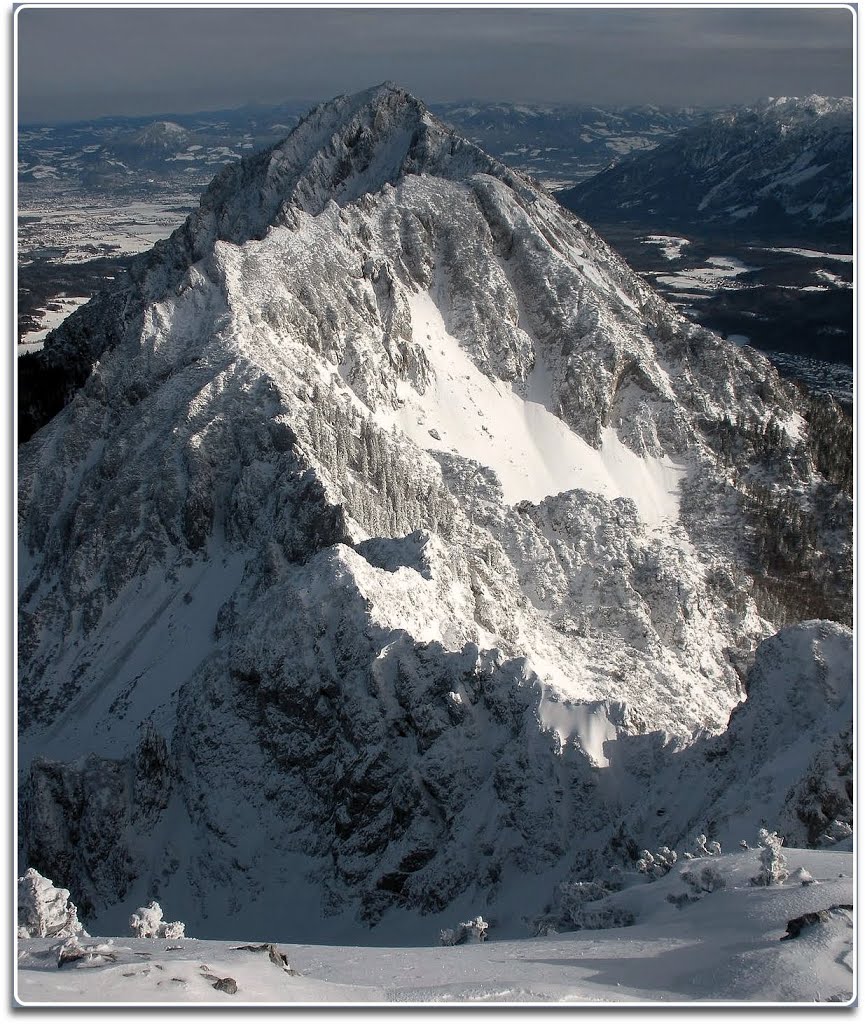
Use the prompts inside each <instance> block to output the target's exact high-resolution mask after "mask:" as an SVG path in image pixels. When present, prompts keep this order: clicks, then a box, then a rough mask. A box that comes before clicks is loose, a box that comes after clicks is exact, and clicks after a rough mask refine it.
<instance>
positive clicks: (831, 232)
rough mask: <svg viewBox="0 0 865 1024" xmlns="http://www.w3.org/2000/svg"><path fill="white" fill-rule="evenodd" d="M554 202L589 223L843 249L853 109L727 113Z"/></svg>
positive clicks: (783, 104)
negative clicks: (649, 222)
mask: <svg viewBox="0 0 865 1024" xmlns="http://www.w3.org/2000/svg"><path fill="white" fill-rule="evenodd" d="M558 197H559V199H560V200H561V201H562V202H563V203H564V205H565V206H567V207H568V208H569V209H571V210H575V211H576V212H577V213H579V214H580V215H581V216H584V217H586V218H587V219H588V220H589V221H591V222H594V221H599V222H600V221H609V220H611V219H613V218H618V219H620V220H629V221H633V220H636V221H641V220H645V219H646V218H647V217H654V218H655V221H658V220H659V219H663V220H664V222H665V223H668V224H669V225H670V226H671V228H672V227H681V228H687V227H689V226H697V227H699V228H700V229H701V230H707V229H711V228H712V227H713V226H714V227H715V228H716V229H719V230H720V229H724V230H726V231H729V232H735V231H737V230H739V231H740V232H742V231H744V232H749V233H750V234H751V235H761V234H762V235H766V236H769V237H784V238H802V239H808V238H815V237H824V238H827V239H837V241H838V242H839V243H840V244H844V243H847V244H849V239H850V233H851V230H852V223H853V101H852V99H850V98H845V97H842V98H840V99H834V98H827V97H824V96H809V97H806V98H803V99H798V98H795V97H781V98H776V99H770V100H766V101H764V102H763V103H761V104H758V105H757V106H755V107H743V108H740V109H736V110H733V111H730V112H724V113H721V114H718V115H717V116H715V117H714V118H712V119H710V120H707V121H704V122H703V123H702V124H698V125H695V126H694V127H691V128H688V129H687V130H685V131H683V132H681V133H680V134H679V135H677V136H676V137H675V138H673V139H670V140H669V141H667V142H664V143H663V144H662V145H660V146H658V147H657V148H656V149H653V150H652V151H650V152H645V153H643V152H638V153H634V154H631V155H630V156H626V157H623V158H622V159H621V160H619V161H617V162H616V163H615V164H614V165H613V166H611V167H609V168H608V169H607V170H605V171H604V172H602V173H601V174H599V175H596V176H595V177H594V178H592V179H591V180H589V181H586V182H581V183H580V184H578V185H576V186H575V187H574V188H573V189H569V190H564V191H562V192H560V193H558ZM846 251H849V250H846Z"/></svg>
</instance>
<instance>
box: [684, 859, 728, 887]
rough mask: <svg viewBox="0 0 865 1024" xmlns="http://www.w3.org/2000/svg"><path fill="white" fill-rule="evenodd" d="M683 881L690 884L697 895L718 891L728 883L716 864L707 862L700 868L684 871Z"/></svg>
mask: <svg viewBox="0 0 865 1024" xmlns="http://www.w3.org/2000/svg"><path fill="white" fill-rule="evenodd" d="M681 877H682V881H683V882H684V883H685V884H686V885H688V886H690V888H691V889H692V890H693V892H694V893H695V894H697V895H702V894H703V893H706V892H717V891H718V889H723V888H724V886H726V884H727V879H726V878H724V876H723V875H722V874H721V872H720V871H719V870H718V868H717V867H716V866H715V865H714V864H705V865H703V867H701V868H700V869H699V870H698V869H697V868H696V867H693V868H688V870H686V871H683V872H682V876H681Z"/></svg>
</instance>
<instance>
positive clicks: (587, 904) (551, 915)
mask: <svg viewBox="0 0 865 1024" xmlns="http://www.w3.org/2000/svg"><path fill="white" fill-rule="evenodd" d="M619 888H621V886H620V887H619ZM610 895H611V890H610V889H609V888H607V886H606V885H604V884H603V883H601V882H597V881H595V882H562V883H561V884H560V885H559V886H558V888H557V889H556V896H555V906H554V907H553V908H552V910H550V909H549V908H548V912H547V913H545V914H542V915H540V916H539V917H536V918H535V919H534V920H533V921H532V922H531V927H532V930H533V931H534V933H535V934H536V935H555V934H558V933H559V932H572V931H580V930H581V929H587V930H595V929H599V928H624V927H627V926H628V925H632V924H633V923H634V921H635V918H634V914H633V913H632V912H631V911H630V910H628V909H627V908H626V907H623V906H621V905H620V904H618V903H613V902H612V901H611V900H610V899H609V896H610Z"/></svg>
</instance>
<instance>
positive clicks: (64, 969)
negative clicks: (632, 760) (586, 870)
mask: <svg viewBox="0 0 865 1024" xmlns="http://www.w3.org/2000/svg"><path fill="white" fill-rule="evenodd" d="M786 855H787V858H788V862H789V865H790V868H791V871H792V872H793V873H795V872H797V871H798V869H800V868H802V869H804V870H805V871H808V872H809V873H810V875H812V876H813V878H814V881H813V882H812V883H810V884H807V885H805V884H802V883H801V881H798V880H797V881H794V880H793V877H792V875H791V878H790V880H789V881H787V882H786V883H785V884H783V885H774V886H754V885H752V884H751V883H750V879H751V877H752V876H753V875H754V874H755V872H756V869H757V867H758V864H759V860H758V858H759V854H758V851H756V850H748V851H744V852H741V853H735V854H724V855H722V856H719V857H713V858H712V861H711V863H712V865H713V866H714V867H715V868H717V870H718V871H719V872H720V873H721V874H723V877H724V879H725V885H724V886H723V887H722V888H719V889H717V890H715V891H712V892H705V893H704V894H703V895H702V896H701V897H700V898H699V899H696V900H693V901H689V902H684V903H682V905H681V906H677V905H676V902H675V901H673V900H670V899H669V897H670V896H675V895H676V894H677V893H679V892H680V891H682V890H683V889H684V887H685V885H686V884H687V883H686V882H685V881H684V880H683V879H682V878H681V877H680V876H681V873H682V872H683V871H687V870H688V868H686V867H682V866H680V865H676V866H675V867H674V868H673V870H671V871H670V872H669V873H668V874H666V875H665V876H664V877H663V878H660V879H658V880H657V881H654V882H650V883H645V882H644V883H639V884H636V885H633V886H630V887H628V888H625V889H623V890H622V891H621V892H618V893H615V894H614V895H613V896H611V897H610V900H611V901H615V902H616V903H619V904H621V905H622V906H623V907H625V906H627V907H628V909H629V910H630V912H631V913H632V914H633V915H634V918H635V924H634V925H632V926H631V927H628V928H606V929H600V930H593V931H582V932H575V933H570V934H568V935H567V936H563V935H548V936H546V937H543V938H534V939H524V940H516V941H506V942H497V941H495V940H494V939H493V940H492V941H488V942H485V943H477V944H473V945H465V946H459V947H446V946H445V947H442V946H434V945H432V943H433V942H434V941H435V937H434V936H432V935H430V936H425V937H424V938H425V940H428V941H429V945H425V946H423V947H418V948H406V949H379V948H368V947H345V946H343V947H340V946H302V945H297V946H294V945H293V946H283V947H280V948H279V950H278V951H277V956H276V957H274V956H272V955H270V953H269V950H270V949H272V948H273V947H271V946H267V945H260V946H254V945H246V946H245V947H244V946H242V945H241V944H240V943H239V942H236V941H235V942H230V941H227V940H226V941H199V940H194V939H184V940H181V941H179V942H167V941H166V940H164V939H161V940H160V939H114V940H105V939H99V940H92V942H93V950H92V951H91V955H88V949H87V943H86V942H82V943H80V945H81V946H82V951H83V953H84V954H85V955H83V956H79V957H78V958H77V959H75V960H72V961H66V962H65V964H64V965H63V966H61V967H58V953H59V951H60V947H61V946H62V945H63V944H62V943H58V942H56V941H55V940H51V939H30V940H26V941H21V942H20V943H19V954H18V978H17V997H18V999H19V1000H20V1001H21V1002H22V1003H24V1004H27V1005H37V1004H40V1003H47V1004H57V1003H128V1004H134V1003H146V1004H151V1003H188V1002H201V1003H212V1004H216V1005H223V1004H224V1005H235V1006H236V1005H242V1004H246V1003H255V1004H264V1003H300V1004H313V1003H336V1004H351V1003H391V1002H420V1003H430V1002H431V1003H440V1002H441V1003H474V1002H503V1003H510V1002H515V1003H519V1002H522V1003H525V1002H555V1001H560V1002H577V1003H582V1002H585V1003H597V1002H643V1001H664V1002H680V1001H687V1002H691V1001H694V1000H700V1001H761V1002H763V1001H764V1002H801V1003H812V1002H815V1001H833V1002H836V1001H837V1002H847V1001H849V1000H851V999H852V997H853V994H854V981H853V978H854V975H853V955H852V936H853V920H852V911H851V910H850V909H849V908H850V907H851V906H852V901H853V879H852V875H853V867H854V861H853V855H852V854H850V853H836V852H828V851H822V850H820V851H817V850H787V851H786ZM796 919H800V920H799V922H798V924H796V925H794V927H793V928H792V929H791V928H788V925H789V923H790V922H791V921H795V920H796ZM794 932H795V935H794V934H792V933H794ZM493 934H494V933H493ZM782 940H783V941H782ZM289 960H290V962H291V964H292V967H294V968H296V971H295V970H292V971H289V970H287V969H286V964H287V962H288V961H289Z"/></svg>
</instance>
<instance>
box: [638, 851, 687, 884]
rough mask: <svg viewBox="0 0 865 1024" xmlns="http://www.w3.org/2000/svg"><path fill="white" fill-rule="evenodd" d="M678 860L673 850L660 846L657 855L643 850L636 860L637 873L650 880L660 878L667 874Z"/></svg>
mask: <svg viewBox="0 0 865 1024" xmlns="http://www.w3.org/2000/svg"><path fill="white" fill-rule="evenodd" d="M678 859H679V855H678V854H677V853H676V851H675V850H671V849H670V848H669V846H662V847H661V848H660V849H659V850H658V851H657V853H654V854H653V853H651V852H650V851H649V850H643V851H642V853H641V854H640V856H639V859H638V860H637V871H639V872H640V873H641V874H644V875H649V876H650V877H651V878H661V877H663V876H664V875H666V874H667V872H668V871H670V870H671V869H672V867H673V865H674V864H675V863H676V861H677V860H678Z"/></svg>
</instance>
